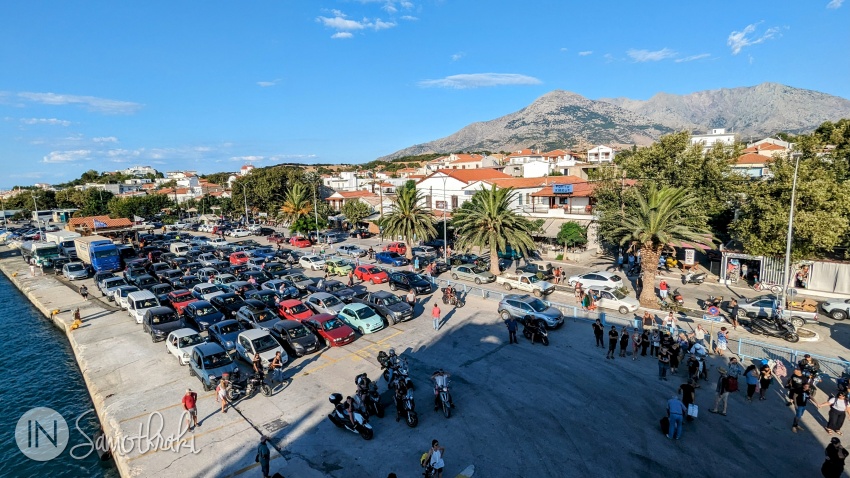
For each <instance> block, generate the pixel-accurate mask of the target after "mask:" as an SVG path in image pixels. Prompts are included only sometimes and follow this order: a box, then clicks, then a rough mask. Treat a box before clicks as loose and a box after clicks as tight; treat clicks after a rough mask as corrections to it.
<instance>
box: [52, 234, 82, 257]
mask: <svg viewBox="0 0 850 478" xmlns="http://www.w3.org/2000/svg"><path fill="white" fill-rule="evenodd" d="M78 237H80V234H79V233H77V232H71V231H54V232H48V233H47V234H45V235H44V238H45V240H46V241H47V242H54V243H56V245H57V246H58V247H59V253H60V254H62V255H63V256H65V257H68V258H71V259H76V258H77V249H76V248H75V247H74V239H76V238H78Z"/></svg>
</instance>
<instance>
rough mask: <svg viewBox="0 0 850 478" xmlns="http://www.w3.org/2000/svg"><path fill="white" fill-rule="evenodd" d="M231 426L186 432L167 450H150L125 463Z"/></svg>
mask: <svg viewBox="0 0 850 478" xmlns="http://www.w3.org/2000/svg"><path fill="white" fill-rule="evenodd" d="M232 426H233V422H231V423H226V424H224V425H222V426H220V427H218V428H213V429H212V430H204V431H203V432H201V433H194V432H190V431H188V430H187V431H186V434H185V435H184V436H183V438H181V439H180V440H177V441H175V442H174V443H171V444H168V445H167V446H168V448H164V449H158V448H154V449H151V450H148V451H146V452H144V453H142V454H141V455H138V456H134V457H133V458H127V461H128V462H131V461H133V460H138V459H139V458H143V457H145V456H148V455H152V454H154V453H159V452H163V451H172V449H173V448H175V447H177V446H178V445H182V444H184V443H186V442H188V441H189V440H192V439H193V438H198V437H202V436H204V435H209V434H210V433H213V432H216V431H218V430H221V429H224V428H227V427H232ZM196 430H197V428H196Z"/></svg>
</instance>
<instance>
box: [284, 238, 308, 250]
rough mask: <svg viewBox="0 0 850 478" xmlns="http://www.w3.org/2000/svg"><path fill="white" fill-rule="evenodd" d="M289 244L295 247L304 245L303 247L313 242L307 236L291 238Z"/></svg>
mask: <svg viewBox="0 0 850 478" xmlns="http://www.w3.org/2000/svg"><path fill="white" fill-rule="evenodd" d="M289 244H290V245H291V246H293V247H302V248H303V247H310V246H312V245H313V243H312V242H310V239H307V238H306V237H294V238H292V239H290V240H289Z"/></svg>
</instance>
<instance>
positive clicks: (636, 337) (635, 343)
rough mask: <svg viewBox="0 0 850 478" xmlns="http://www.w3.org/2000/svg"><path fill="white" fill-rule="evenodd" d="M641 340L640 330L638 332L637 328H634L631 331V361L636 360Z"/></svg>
mask: <svg viewBox="0 0 850 478" xmlns="http://www.w3.org/2000/svg"><path fill="white" fill-rule="evenodd" d="M642 340H643V339H642V338H641V334H640V332H638V329H635V330H634V332H632V361H634V360H637V356H638V352H639V351H640V350H638V349H640V346H641V344H642V343H643V342H642ZM644 355H646V354H644Z"/></svg>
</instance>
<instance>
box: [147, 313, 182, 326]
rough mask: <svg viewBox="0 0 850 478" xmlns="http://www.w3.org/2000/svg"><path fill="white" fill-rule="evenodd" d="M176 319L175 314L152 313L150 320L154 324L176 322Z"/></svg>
mask: <svg viewBox="0 0 850 478" xmlns="http://www.w3.org/2000/svg"><path fill="white" fill-rule="evenodd" d="M177 320H178V317H177V314H175V313H168V314H162V315H154V316H153V317H151V322H153V323H154V324H167V323H169V322H176V321H177Z"/></svg>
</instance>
